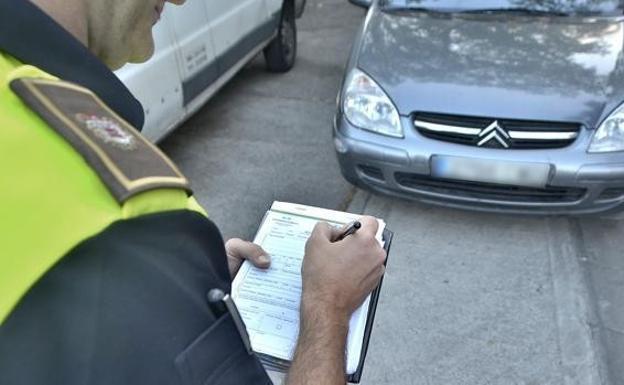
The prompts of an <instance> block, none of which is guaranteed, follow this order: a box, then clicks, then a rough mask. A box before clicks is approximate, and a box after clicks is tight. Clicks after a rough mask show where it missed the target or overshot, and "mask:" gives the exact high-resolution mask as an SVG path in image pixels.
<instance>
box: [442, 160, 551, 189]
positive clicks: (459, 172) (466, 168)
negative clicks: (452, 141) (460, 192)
mask: <svg viewBox="0 0 624 385" xmlns="http://www.w3.org/2000/svg"><path fill="white" fill-rule="evenodd" d="M549 172H550V165H548V164H543V163H524V162H504V161H498V160H484V159H473V158H460V157H451V156H434V157H433V158H432V160H431V174H432V175H433V176H434V177H437V178H445V179H459V180H465V181H472V182H485V183H497V184H507V185H516V186H530V187H544V186H546V182H548V174H549Z"/></svg>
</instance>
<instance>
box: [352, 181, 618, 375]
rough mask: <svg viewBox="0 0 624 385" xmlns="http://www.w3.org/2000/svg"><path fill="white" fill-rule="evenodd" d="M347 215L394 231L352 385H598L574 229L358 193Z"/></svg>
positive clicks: (597, 335)
mask: <svg viewBox="0 0 624 385" xmlns="http://www.w3.org/2000/svg"><path fill="white" fill-rule="evenodd" d="M349 211H352V212H360V213H365V214H370V215H375V216H378V217H382V218H384V219H385V220H386V222H387V223H388V227H389V228H390V229H392V230H394V231H395V240H394V242H393V246H392V247H393V249H392V251H391V253H390V259H389V260H388V269H387V272H386V277H385V280H384V284H383V289H382V296H381V299H380V302H379V305H378V311H377V317H376V320H375V328H374V331H373V335H372V339H371V346H370V350H369V354H368V358H367V361H366V366H365V372H364V376H363V378H364V380H363V382H362V383H363V384H365V385H368V384H371V385H372V384H377V385H380V384H394V385H399V384H414V385H416V384H427V385H429V384H430V385H441V384H444V385H455V384H457V385H459V384H462V385H463V384H470V385H478V384H496V385H507V384H510V385H511V384H514V385H520V384H522V385H529V384H535V385H537V384H539V385H555V384H556V385H559V384H561V385H594V384H601V385H607V384H609V379H608V369H607V367H606V364H605V352H604V349H603V347H602V346H603V345H602V334H601V329H600V328H599V317H598V314H597V312H596V310H595V308H594V300H593V299H592V292H591V290H589V289H588V287H590V286H589V285H588V280H587V277H586V275H585V273H584V269H583V267H582V266H581V262H582V259H583V255H580V254H579V244H578V239H577V238H578V237H577V234H578V233H579V229H578V226H575V222H574V221H570V220H569V219H566V218H553V217H519V216H506V215H493V214H483V213H472V212H466V211H458V210H451V209H444V208H438V207H433V206H425V205H421V204H418V203H412V202H405V201H401V200H393V199H390V198H385V197H380V196H376V195H371V194H370V193H367V192H363V191H358V193H357V194H356V197H355V199H354V200H353V202H352V203H351V206H350V207H349Z"/></svg>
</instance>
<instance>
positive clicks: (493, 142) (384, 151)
mask: <svg viewBox="0 0 624 385" xmlns="http://www.w3.org/2000/svg"><path fill="white" fill-rule="evenodd" d="M623 47H624V18H623V7H622V4H620V2H619V1H612V0H570V1H532V0H507V1H503V0H498V1H497V0H490V1H477V0H475V1H453V0H378V1H373V4H372V5H371V7H370V9H369V11H368V14H367V16H366V20H365V22H364V23H363V26H362V28H361V30H360V31H359V33H358V35H357V37H356V40H355V44H354V46H353V51H352V53H351V57H350V59H349V63H348V65H347V68H346V73H345V79H344V82H343V85H342V90H341V92H340V94H339V98H338V111H337V113H336V116H335V121H334V143H335V147H336V151H337V154H338V159H339V162H340V166H341V169H342V173H343V175H344V176H345V178H346V179H347V180H349V181H350V182H351V183H354V184H356V185H358V186H360V187H364V188H367V189H370V190H374V191H377V192H381V193H386V194H390V195H394V196H399V197H405V198H412V199H418V200H421V201H425V202H430V203H436V204H443V205H446V206H452V207H459V208H468V209H478V210H487V211H497V212H501V211H505V212H514V213H567V214H584V213H599V212H600V213H602V212H610V211H618V208H620V206H622V204H623V203H624V105H623V104H622V103H623V102H624V51H623Z"/></svg>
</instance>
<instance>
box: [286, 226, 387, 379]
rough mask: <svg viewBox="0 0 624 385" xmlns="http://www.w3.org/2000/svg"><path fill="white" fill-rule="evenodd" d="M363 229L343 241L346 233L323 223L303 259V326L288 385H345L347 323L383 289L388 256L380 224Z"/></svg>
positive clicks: (316, 229)
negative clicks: (379, 239) (378, 237)
mask: <svg viewBox="0 0 624 385" xmlns="http://www.w3.org/2000/svg"><path fill="white" fill-rule="evenodd" d="M360 222H361V223H362V227H361V228H360V230H359V231H357V232H356V233H355V234H353V235H349V236H348V237H346V238H345V239H344V240H342V241H338V242H334V241H333V240H334V239H336V238H338V236H339V235H340V234H341V233H342V229H335V228H333V227H331V226H330V225H328V224H327V223H319V224H318V225H317V226H316V227H315V228H314V231H313V232H312V235H311V236H310V238H309V239H308V242H307V244H306V248H305V257H304V258H303V267H302V279H303V293H302V298H301V326H300V331H299V340H298V343H297V350H296V352H295V358H294V360H293V364H292V366H291V368H290V371H289V373H288V382H287V383H288V385H313V384H314V385H343V384H345V383H346V377H345V371H346V368H345V345H346V340H347V334H348V331H349V318H350V316H351V314H352V313H353V311H354V310H355V309H357V308H358V307H359V306H360V305H361V304H362V302H363V301H364V299H365V298H366V296H367V295H368V294H370V292H371V291H372V290H373V289H374V288H375V287H376V286H377V285H378V284H379V280H380V279H381V277H382V276H383V273H384V271H385V267H384V261H385V259H386V252H385V251H384V250H383V248H382V247H381V246H380V245H379V242H377V240H376V239H375V234H376V233H377V228H378V223H377V220H376V219H375V218H372V217H362V218H361V219H360Z"/></svg>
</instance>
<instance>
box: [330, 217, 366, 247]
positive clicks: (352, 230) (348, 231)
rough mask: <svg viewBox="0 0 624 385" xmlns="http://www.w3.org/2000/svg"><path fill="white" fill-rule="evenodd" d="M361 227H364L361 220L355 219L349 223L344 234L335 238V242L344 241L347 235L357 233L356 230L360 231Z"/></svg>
mask: <svg viewBox="0 0 624 385" xmlns="http://www.w3.org/2000/svg"><path fill="white" fill-rule="evenodd" d="M360 227H362V224H361V223H360V221H353V222H351V223H349V225H348V226H347V228H346V229H345V230H344V231H343V232H342V234H340V235H339V236H338V238H336V239H335V240H334V242H338V241H342V240H343V239H345V238H346V237H347V236H349V235H352V234H355V232H356V231H358V229H359V228H360Z"/></svg>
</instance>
